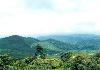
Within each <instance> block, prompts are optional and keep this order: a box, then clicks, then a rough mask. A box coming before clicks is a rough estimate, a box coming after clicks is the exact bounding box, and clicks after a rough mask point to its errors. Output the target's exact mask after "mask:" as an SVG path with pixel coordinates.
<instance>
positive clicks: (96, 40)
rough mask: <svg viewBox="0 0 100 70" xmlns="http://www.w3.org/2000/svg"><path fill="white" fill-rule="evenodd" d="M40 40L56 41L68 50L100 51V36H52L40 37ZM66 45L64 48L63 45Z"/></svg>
mask: <svg viewBox="0 0 100 70" xmlns="http://www.w3.org/2000/svg"><path fill="white" fill-rule="evenodd" d="M38 39H39V40H47V39H54V40H58V41H60V42H63V44H62V45H61V46H62V47H63V48H64V49H68V50H100V36H98V35H92V34H72V35H51V36H42V37H38ZM64 44H66V46H65V47H64V46H63V45H64Z"/></svg>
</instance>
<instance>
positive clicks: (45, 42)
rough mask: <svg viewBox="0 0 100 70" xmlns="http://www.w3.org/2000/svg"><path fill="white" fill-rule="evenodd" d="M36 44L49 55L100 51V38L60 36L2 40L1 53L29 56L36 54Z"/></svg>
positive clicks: (0, 43)
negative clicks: (76, 51)
mask: <svg viewBox="0 0 100 70" xmlns="http://www.w3.org/2000/svg"><path fill="white" fill-rule="evenodd" d="M36 44H40V45H41V46H42V47H43V49H44V51H45V52H46V53H47V54H55V53H59V52H62V51H63V52H66V51H68V50H100V36H97V35H75V34H74V35H66V36H65V35H61V36H60V35H59V36H45V37H39V38H37V39H35V38H32V37H22V36H18V35H13V36H9V37H5V38H1V39H0V53H1V54H2V53H11V54H12V55H16V56H20V55H21V56H29V55H33V54H34V53H35V46H36Z"/></svg>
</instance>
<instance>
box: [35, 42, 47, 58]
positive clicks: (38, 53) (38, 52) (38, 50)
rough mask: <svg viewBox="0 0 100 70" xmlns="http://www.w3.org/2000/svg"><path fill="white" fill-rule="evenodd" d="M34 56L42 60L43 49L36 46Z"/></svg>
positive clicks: (43, 56) (38, 45)
mask: <svg viewBox="0 0 100 70" xmlns="http://www.w3.org/2000/svg"><path fill="white" fill-rule="evenodd" d="M35 56H40V57H41V58H43V59H44V58H45V56H46V55H45V53H44V49H43V48H42V46H41V45H40V44H37V46H36V52H35Z"/></svg>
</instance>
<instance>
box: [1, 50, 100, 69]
mask: <svg viewBox="0 0 100 70" xmlns="http://www.w3.org/2000/svg"><path fill="white" fill-rule="evenodd" d="M99 53H100V52H99ZM99 53H95V54H93V55H89V54H84V53H81V54H77V53H72V52H67V53H64V54H62V55H60V56H59V57H52V56H51V57H52V58H49V57H48V56H45V57H46V58H41V57H38V56H39V55H38V56H35V55H34V56H30V57H26V58H23V59H18V58H13V57H11V56H10V55H8V54H4V55H0V70H100V54H99Z"/></svg>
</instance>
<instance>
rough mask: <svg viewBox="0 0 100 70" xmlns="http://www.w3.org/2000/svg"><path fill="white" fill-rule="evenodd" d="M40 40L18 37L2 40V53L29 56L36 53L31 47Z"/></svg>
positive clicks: (0, 42) (0, 46)
mask: <svg viewBox="0 0 100 70" xmlns="http://www.w3.org/2000/svg"><path fill="white" fill-rule="evenodd" d="M38 41H39V40H37V39H34V38H26V37H22V36H18V35H13V36H9V37H6V38H2V39H0V49H1V53H7V52H8V53H11V54H12V55H18V56H19V55H21V56H22V55H23V56H24V55H29V54H31V55H32V54H33V53H34V51H33V49H32V48H31V47H30V46H31V44H32V43H36V42H38Z"/></svg>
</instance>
